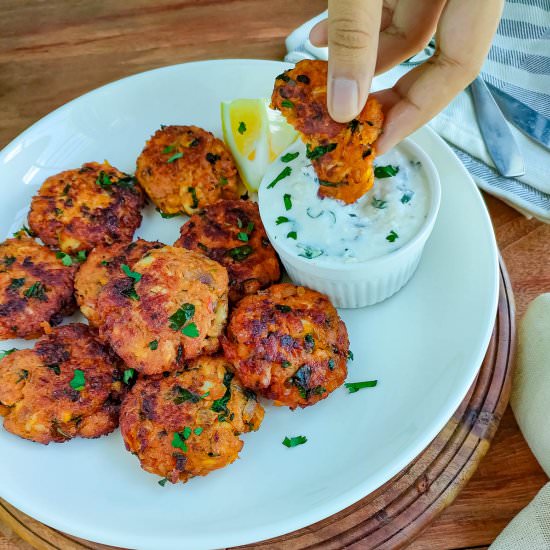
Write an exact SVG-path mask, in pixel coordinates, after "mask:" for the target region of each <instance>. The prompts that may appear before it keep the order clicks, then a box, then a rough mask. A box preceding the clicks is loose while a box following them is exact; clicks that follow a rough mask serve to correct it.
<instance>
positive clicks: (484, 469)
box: [0, 0, 550, 550]
mask: <svg viewBox="0 0 550 550" xmlns="http://www.w3.org/2000/svg"><path fill="white" fill-rule="evenodd" d="M325 7H326V2H325V1H324V0H276V1H273V0H131V1H130V2H128V1H127V0H2V1H1V2H0V75H1V78H0V148H1V147H3V146H5V145H6V144H7V143H8V142H9V141H10V140H11V139H13V138H14V137H15V136H17V135H18V134H19V133H20V132H21V131H22V130H24V129H25V128H26V127H27V126H29V125H30V124H32V123H33V122H35V121H36V120H38V119H39V118H41V117H42V116H44V115H45V114H47V113H48V112H50V111H51V110H52V109H54V108H56V107H58V106H60V105H62V104H63V103H65V102H67V101H69V100H71V99H73V98H75V97H77V96H79V95H81V94H82V93H84V92H86V91H88V90H91V89H93V88H96V87H97V86H100V85H102V84H105V83H107V82H110V81H112V80H115V79H118V78H121V77H125V76H128V75H131V74H134V73H137V72H140V71H144V70H147V69H152V68H155V67H161V66H163V65H171V64H174V63H181V62H184V61H189V60H197V59H212V58H224V57H226V58H227V57H247V58H265V59H282V57H283V55H284V52H285V48H284V37H285V36H286V35H287V34H288V33H289V32H290V31H291V30H292V29H293V28H295V27H296V26H298V25H299V24H300V23H301V22H303V21H305V20H307V19H309V18H310V17H312V16H313V15H316V14H317V13H319V12H320V11H322V10H323V9H325ZM2 184H3V185H9V182H2ZM486 199H487V204H488V206H489V210H490V212H491V217H492V219H493V223H494V226H495V230H496V234H497V239H498V242H499V245H500V250H501V252H502V255H503V257H504V260H505V262H506V265H507V267H508V270H509V272H510V276H511V279H512V283H513V287H514V292H515V297H516V305H517V313H518V316H521V315H522V314H523V312H524V311H525V308H526V306H527V304H528V303H529V302H530V301H531V300H532V299H533V298H534V297H535V296H537V295H538V294H540V293H541V292H545V291H548V290H550V246H548V243H550V226H548V225H544V224H542V223H540V222H537V221H535V220H527V219H526V218H524V217H523V216H521V215H520V214H518V213H517V212H515V211H514V210H512V209H511V208H509V207H508V206H506V205H504V204H503V203H502V202H500V201H498V200H496V199H494V198H492V197H486ZM466 215H467V214H466ZM472 269H475V266H472ZM546 481H547V478H546V476H545V474H544V472H543V471H542V470H541V469H540V467H539V466H538V464H537V463H536V461H535V459H534V457H533V455H532V454H531V452H530V450H529V448H528V447H527V445H526V443H525V440H524V439H523V437H522V435H521V434H520V432H519V430H518V428H517V425H516V422H515V420H514V417H513V415H512V413H511V411H510V409H508V411H507V413H506V415H505V416H504V418H503V421H502V424H501V426H500V428H499V431H498V433H497V436H496V438H495V440H494V443H493V446H492V448H491V449H490V451H489V453H488V455H487V456H486V457H485V459H484V460H483V462H482V463H481V466H480V467H479V470H478V471H477V472H476V474H475V475H474V477H473V479H472V480H471V481H470V483H469V484H468V486H467V487H466V488H465V490H464V491H463V492H462V493H461V495H460V496H459V498H458V499H457V500H456V501H455V502H454V503H453V504H452V505H451V506H450V507H449V508H448V509H447V510H446V511H445V512H444V513H443V514H442V515H441V516H440V517H439V519H437V520H436V521H435V522H434V523H433V524H432V525H431V526H430V527H429V528H428V529H427V530H426V531H425V532H424V533H423V534H422V535H421V536H420V537H419V538H418V539H417V540H416V541H414V542H413V543H412V545H411V546H410V548H411V549H414V550H439V549H451V548H453V549H458V548H485V547H486V546H488V545H489V544H490V543H491V542H492V541H493V540H494V538H495V536H496V535H497V534H498V533H499V532H500V531H501V530H502V529H503V527H504V526H505V525H506V524H507V523H508V522H509V521H510V519H511V518H512V517H513V516H514V515H515V514H516V513H517V512H518V511H519V510H521V509H522V508H523V507H524V506H525V505H526V504H527V503H528V502H529V501H530V500H531V499H532V498H533V496H534V495H535V493H536V492H537V491H538V489H540V487H541V486H542V485H543V484H544V483H545V482H546ZM23 548H28V545H27V544H26V543H23V542H22V541H21V540H20V539H18V537H17V536H16V535H15V534H13V533H10V532H9V531H8V529H7V527H5V526H2V525H0V550H8V549H10V550H15V549H17V550H20V549H23Z"/></svg>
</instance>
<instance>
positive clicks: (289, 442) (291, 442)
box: [283, 435, 307, 449]
mask: <svg viewBox="0 0 550 550" xmlns="http://www.w3.org/2000/svg"><path fill="white" fill-rule="evenodd" d="M306 442H307V437H306V436H305V435H297V436H295V437H288V436H287V437H285V438H284V439H283V445H284V446H285V447H288V448H289V449H290V448H291V447H297V446H298V445H303V444H304V443H306Z"/></svg>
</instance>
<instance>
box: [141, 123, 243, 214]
mask: <svg viewBox="0 0 550 550" xmlns="http://www.w3.org/2000/svg"><path fill="white" fill-rule="evenodd" d="M136 177H137V178H138V181H139V182H140V184H141V185H142V186H143V188H144V189H145V191H146V192H147V194H148V195H149V198H150V199H151V200H152V201H153V202H154V203H155V204H156V205H157V206H158V207H159V208H160V210H162V211H163V212H165V213H166V214H176V213H178V212H186V213H187V214H189V215H191V214H194V213H195V212H197V211H198V210H199V209H200V208H204V207H205V206H208V205H209V204H214V203H215V202H217V201H219V200H221V199H236V198H238V196H239V194H238V187H239V182H240V179H239V174H238V172H237V167H236V165H235V161H234V160H233V157H232V156H231V153H230V152H229V149H227V147H226V146H225V143H224V142H223V141H222V140H221V139H218V138H216V137H214V135H213V134H212V133H210V132H207V131H206V130H203V129H202V128H198V127H197V126H165V127H164V128H161V129H160V130H157V131H156V132H155V134H154V135H153V137H151V139H149V141H148V142H147V143H146V144H145V148H144V149H143V151H142V152H141V154H140V156H139V157H138V159H137V168H136Z"/></svg>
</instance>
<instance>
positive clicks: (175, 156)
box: [166, 151, 183, 163]
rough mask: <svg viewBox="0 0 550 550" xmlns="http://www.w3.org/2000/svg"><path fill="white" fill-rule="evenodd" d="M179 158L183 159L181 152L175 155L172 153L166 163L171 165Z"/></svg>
mask: <svg viewBox="0 0 550 550" xmlns="http://www.w3.org/2000/svg"><path fill="white" fill-rule="evenodd" d="M181 157H183V153H182V152H181V151H178V152H177V153H174V154H173V155H172V156H171V157H170V158H169V159H168V160H167V161H166V162H167V163H171V162H174V161H176V160H178V159H180V158H181Z"/></svg>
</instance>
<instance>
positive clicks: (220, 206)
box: [174, 200, 281, 303]
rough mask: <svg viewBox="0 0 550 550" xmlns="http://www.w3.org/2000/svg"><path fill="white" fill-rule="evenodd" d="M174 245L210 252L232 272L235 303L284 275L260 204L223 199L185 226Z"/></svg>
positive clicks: (233, 300) (230, 273)
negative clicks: (269, 237)
mask: <svg viewBox="0 0 550 550" xmlns="http://www.w3.org/2000/svg"><path fill="white" fill-rule="evenodd" d="M180 232H181V236H180V238H179V239H178V240H177V241H176V243H175V245H174V246H182V247H183V248H187V249H189V250H196V251H197V252H202V253H204V254H206V255H207V256H208V257H209V258H212V259H213V260H216V261H217V262H219V263H220V264H222V265H223V266H224V267H225V268H226V269H227V272H228V274H229V301H230V302H232V303H235V302H237V301H239V300H240V299H241V298H242V297H243V296H245V295H246V294H254V293H256V292H257V291H258V290H260V289H261V288H265V287H267V286H269V285H270V284H272V283H275V282H277V281H278V280H279V279H280V277H281V270H280V266H279V259H278V258H277V254H276V253H275V250H274V249H273V247H272V246H271V243H270V242H269V240H268V238H267V235H266V232H265V229H264V226H263V224H262V220H261V219H260V213H259V211H258V205H257V204H256V203H254V202H252V201H244V200H236V201H219V202H217V203H216V204H213V205H211V206H207V207H206V208H205V209H204V210H201V212H199V213H198V214H194V215H193V216H192V217H191V218H190V219H189V221H188V222H187V223H186V224H185V225H183V226H182V228H181V231H180Z"/></svg>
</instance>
